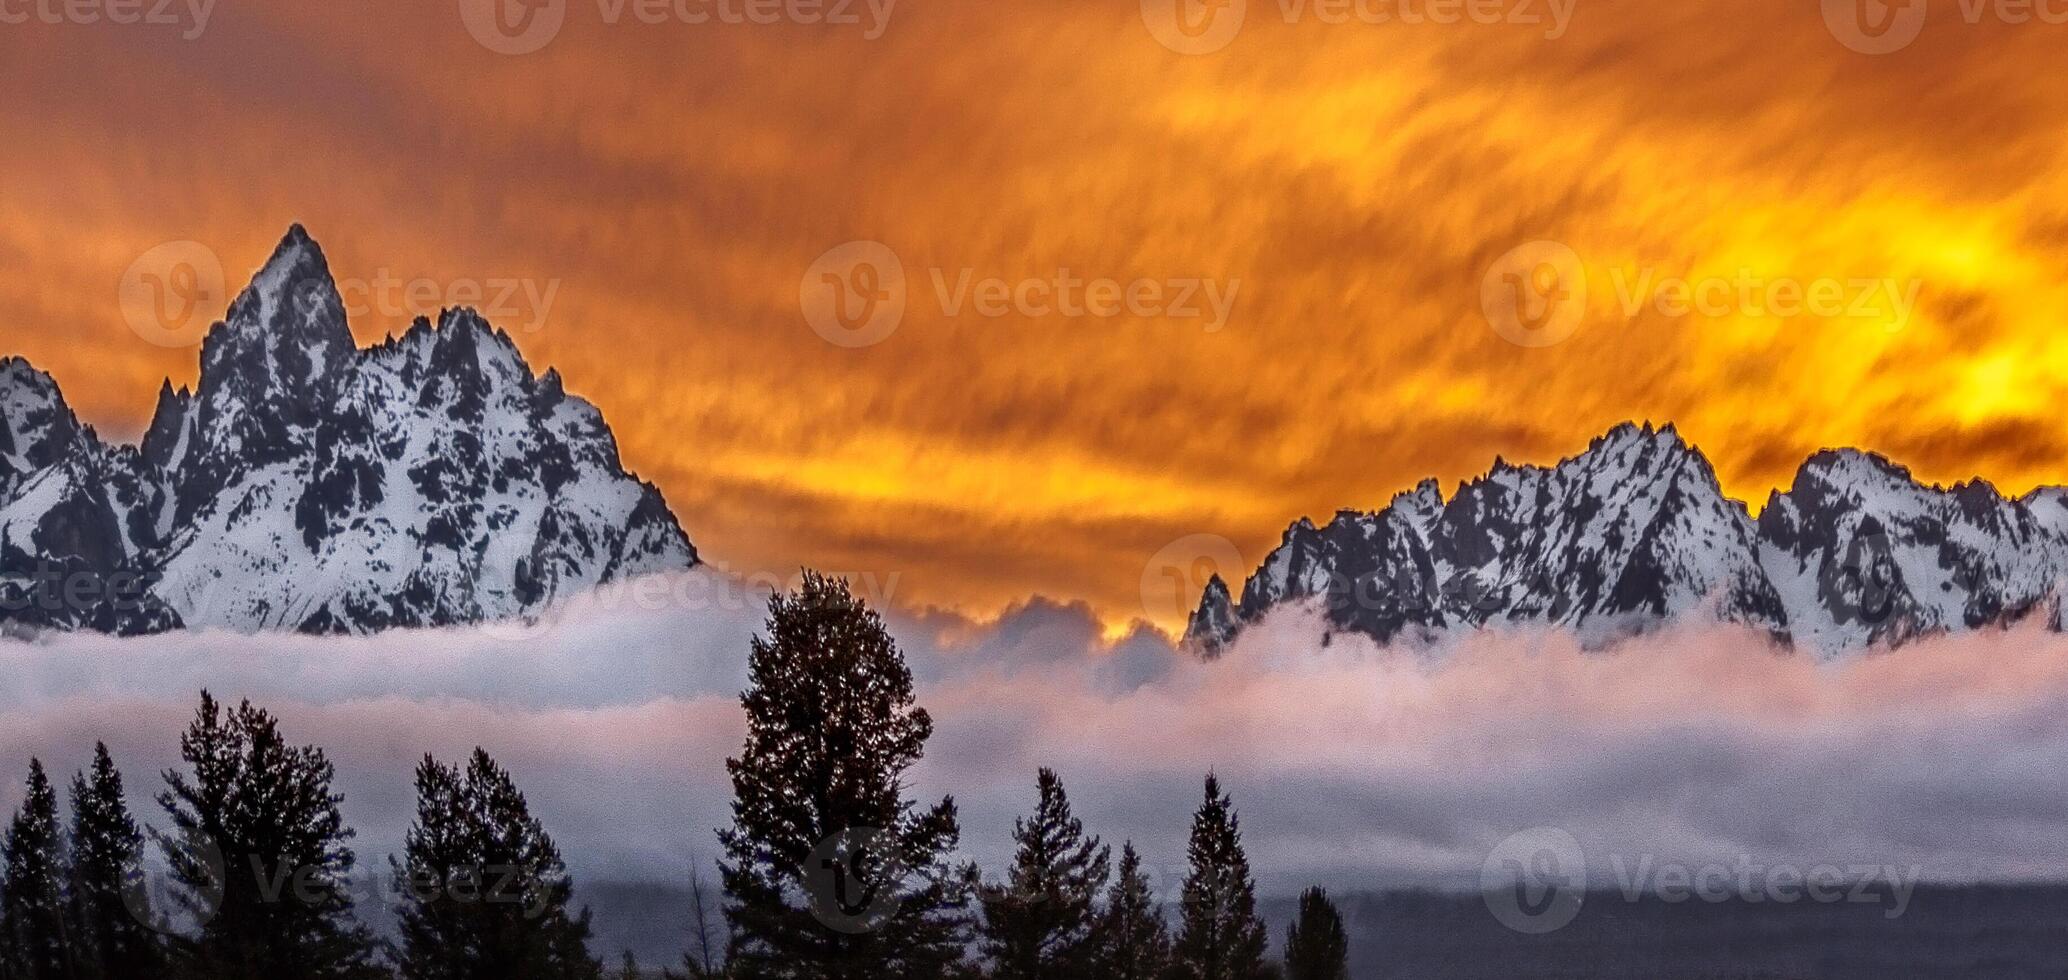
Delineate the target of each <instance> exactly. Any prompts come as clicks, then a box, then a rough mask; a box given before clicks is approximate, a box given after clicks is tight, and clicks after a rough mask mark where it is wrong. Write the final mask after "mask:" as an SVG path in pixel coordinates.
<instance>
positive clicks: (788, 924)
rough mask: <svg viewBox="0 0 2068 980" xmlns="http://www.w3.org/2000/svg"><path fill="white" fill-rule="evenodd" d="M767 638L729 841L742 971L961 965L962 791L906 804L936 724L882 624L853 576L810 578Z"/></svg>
mask: <svg viewBox="0 0 2068 980" xmlns="http://www.w3.org/2000/svg"><path fill="white" fill-rule="evenodd" d="M766 630H767V635H766V636H757V637H755V638H754V641H753V646H752V650H751V652H750V656H749V660H748V669H749V674H750V681H751V683H750V686H749V687H748V689H747V691H746V692H745V693H743V694H742V695H741V696H740V703H741V705H742V706H743V707H745V709H746V713H747V740H746V746H745V748H744V749H743V751H742V752H741V754H740V756H739V758H736V759H730V760H728V761H727V762H726V768H727V769H728V770H729V771H730V772H731V774H732V784H733V807H732V810H733V825H732V827H731V828H730V829H728V830H723V831H720V832H719V837H720V840H721V841H722V842H723V844H724V846H725V853H726V857H725V860H724V861H723V862H722V863H721V872H722V874H723V877H724V884H725V890H726V892H727V903H726V907H725V914H726V918H727V921H728V922H729V923H730V924H731V927H732V937H731V943H730V950H729V955H728V957H727V966H728V968H729V970H730V972H731V973H732V975H734V976H740V977H810V978H826V980H850V978H852V980H877V978H882V977H898V978H908V980H926V978H931V977H939V976H944V975H947V974H948V973H949V972H950V971H952V970H955V969H957V968H958V966H959V964H960V963H961V961H962V959H963V954H964V945H965V943H966V941H967V939H968V932H969V929H968V920H969V915H968V911H967V904H968V894H967V893H968V889H969V884H970V883H969V880H968V879H969V877H970V876H971V875H972V874H973V872H967V871H964V870H960V869H956V868H954V867H952V866H951V865H950V854H951V853H952V852H953V850H954V848H955V846H956V844H957V842H958V840H959V838H960V834H961V831H960V826H959V823H958V820H957V816H956V810H955V801H954V798H953V797H949V798H947V799H943V800H942V801H941V802H939V803H937V804H935V805H934V806H932V807H930V808H927V809H925V810H919V809H918V808H917V807H916V805H915V804H914V803H913V802H912V801H910V800H908V799H906V798H905V783H904V777H905V773H906V771H907V770H908V769H910V768H911V767H912V765H913V763H915V762H917V761H918V760H919V757H920V753H921V751H922V750H923V748H924V747H925V744H926V740H927V738H928V737H929V736H931V735H932V734H933V720H932V719H931V718H929V717H928V716H927V713H926V711H925V709H923V708H919V707H917V706H916V705H915V704H914V703H913V696H912V673H911V671H910V670H909V669H908V668H907V667H906V665H905V658H904V655H903V654H902V653H900V652H899V650H898V647H897V644H896V643H895V642H893V641H892V640H891V638H890V634H889V633H888V632H887V631H885V629H884V626H883V620H882V619H881V618H880V617H878V616H877V615H876V613H874V612H872V611H871V610H870V609H869V608H868V607H867V606H866V605H864V604H863V603H862V601H861V600H859V599H857V598H855V596H854V595H853V594H852V593H851V592H850V591H849V590H848V587H847V583H846V582H844V581H839V580H833V579H828V578H826V577H824V576H822V575H819V574H817V573H814V572H806V573H805V575H804V580H803V584H802V586H801V588H800V589H799V590H798V591H796V592H792V593H782V594H778V595H776V596H774V597H772V598H771V599H770V600H769V607H768V623H767V626H766Z"/></svg>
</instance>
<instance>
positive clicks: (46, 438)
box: [0, 357, 83, 472]
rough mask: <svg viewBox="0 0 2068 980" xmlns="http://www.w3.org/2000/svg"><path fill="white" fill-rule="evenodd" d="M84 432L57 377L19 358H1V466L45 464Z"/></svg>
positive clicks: (69, 448) (51, 461) (57, 457)
mask: <svg viewBox="0 0 2068 980" xmlns="http://www.w3.org/2000/svg"><path fill="white" fill-rule="evenodd" d="M82 434H83V428H82V427H81V426H80V424H79V419H78V416H76V415H74V414H73V413H72V409H71V407H70V406H69V405H66V404H65V396H64V394H63V393H62V392H61V391H59V390H58V385H57V381H56V379H54V378H52V377H51V376H50V375H48V374H45V373H43V372H42V371H38V370H36V368H35V367H34V366H33V365H31V364H30V363H29V362H28V361H27V360H25V359H23V358H19V357H9V358H5V359H0V460H4V462H0V465H11V466H12V467H14V468H15V469H16V471H17V472H19V471H20V470H21V469H24V468H33V467H40V466H48V465H50V464H52V463H55V462H57V461H58V460H59V459H60V458H62V457H63V456H64V455H65V454H66V453H68V452H70V451H71V450H72V448H73V446H74V444H75V442H76V441H77V440H78V439H79V438H80V437H81V435H82Z"/></svg>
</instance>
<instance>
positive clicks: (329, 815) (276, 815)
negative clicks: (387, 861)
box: [158, 691, 384, 980]
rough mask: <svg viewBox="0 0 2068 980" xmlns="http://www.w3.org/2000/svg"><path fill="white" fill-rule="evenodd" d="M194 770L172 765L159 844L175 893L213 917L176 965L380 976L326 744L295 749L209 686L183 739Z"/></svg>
mask: <svg viewBox="0 0 2068 980" xmlns="http://www.w3.org/2000/svg"><path fill="white" fill-rule="evenodd" d="M180 756H181V758H183V759H184V760H185V761H186V763H187V766H188V767H189V769H190V771H189V772H185V773H182V772H176V771H170V770H168V771H167V772H166V773H165V783H166V789H165V791H164V792H162V793H160V794H159V795H158V803H159V805H160V806H162V807H163V808H164V809H165V813H166V815H167V816H168V817H170V818H171V820H172V825H173V833H172V834H169V835H160V836H159V837H158V840H159V842H160V845H161V847H163V849H164V851H165V856H166V859H167V861H168V862H169V863H170V864H171V866H172V876H173V882H174V884H175V885H176V886H177V891H176V893H175V897H176V899H177V900H178V901H179V903H180V905H181V906H182V909H183V911H185V912H186V913H187V914H188V915H190V916H192V917H194V918H198V919H203V920H205V921H204V922H203V923H202V925H201V927H200V931H199V934H198V935H196V936H194V937H192V938H191V939H185V940H182V941H180V942H178V943H176V944H175V947H174V948H175V952H176V953H177V954H178V959H179V961H180V962H179V966H180V967H181V968H183V969H184V970H185V971H186V972H188V973H190V974H193V975H198V976H203V977H207V978H209V980H336V978H356V977H372V976H381V975H382V974H383V972H384V971H381V970H378V969H377V968H375V967H374V966H372V956H373V950H374V943H373V939H372V937H371V936H370V935H369V934H368V933H367V931H366V930H365V929H364V928H363V927H361V926H359V925H358V924H356V923H355V922H354V921H353V920H352V896H351V891H350V881H349V878H350V875H351V873H352V867H353V857H352V851H351V849H350V848H349V847H347V846H346V842H347V841H348V840H350V839H351V837H352V831H351V830H350V829H349V828H347V827H346V826H345V822H344V817H343V816H342V815H341V814H340V813H339V812H338V804H339V803H341V802H343V797H341V796H338V795H337V794H336V793H333V792H332V791H331V788H330V783H331V778H332V775H333V772H332V768H331V764H330V761H329V760H328V759H326V758H325V757H324V755H323V750H322V749H319V748H316V747H314V746H301V747H295V746H291V745H289V744H287V740H286V739H285V738H283V737H282V736H281V734H280V726H279V723H278V722H277V721H276V720H275V719H274V718H273V716H272V715H270V714H267V713H266V712H264V711H262V710H260V709H258V708H255V707H252V705H251V703H250V702H249V701H246V702H244V703H242V704H240V705H238V707H237V708H236V710H234V711H230V712H225V711H223V709H222V706H221V705H219V704H217V703H216V700H215V698H214V697H212V696H210V695H209V694H208V692H206V691H203V692H201V707H200V708H199V709H198V710H196V711H195V713H194V721H193V723H192V724H191V725H189V726H188V727H187V731H186V733H185V734H183V735H181V736H180Z"/></svg>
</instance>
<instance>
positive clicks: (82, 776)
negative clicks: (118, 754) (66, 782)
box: [69, 743, 165, 980]
mask: <svg viewBox="0 0 2068 980" xmlns="http://www.w3.org/2000/svg"><path fill="white" fill-rule="evenodd" d="M71 845H72V849H71V862H72V863H71V869H70V873H69V878H70V881H71V886H72V889H71V891H72V893H71V902H70V905H69V910H70V914H71V924H72V925H71V932H72V939H73V946H74V948H75V949H76V950H77V951H78V957H77V958H78V980H129V978H131V977H157V976H162V975H164V973H165V953H164V949H163V947H162V946H161V945H160V942H159V938H158V934H157V933H156V932H155V931H153V930H152V929H151V928H150V927H149V926H148V925H147V923H148V922H149V921H150V917H151V908H150V899H149V896H148V895H147V894H145V892H144V888H143V882H142V874H143V859H144V835H143V833H142V831H140V830H138V829H137V825H136V821H135V820H134V819H132V818H131V817H130V815H129V804H128V803H127V802H126V801H124V800H123V798H122V773H121V772H120V771H119V770H117V769H116V768H115V760H114V759H113V758H111V757H109V755H108V747H107V746H106V745H104V744H101V743H95V744H94V747H93V769H92V770H91V772H90V774H89V773H78V774H75V775H74V776H73V777H72V841H71Z"/></svg>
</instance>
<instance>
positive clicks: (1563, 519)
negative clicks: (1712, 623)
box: [1187, 423, 2068, 654]
mask: <svg viewBox="0 0 2068 980" xmlns="http://www.w3.org/2000/svg"><path fill="white" fill-rule="evenodd" d="M2064 579H2068V489H2063V488H2060V487H2047V488H2042V489H2039V490H2035V491H2033V492H2032V493H2029V494H2027V495H2025V496H2023V497H2020V498H2016V499H2010V498H2006V497H2004V496H2003V495H2002V494H2000V493H1998V492H1997V491H1996V488H1994V487H1992V486H1990V485H1989V484H1987V483H1984V482H1981V481H1979V480H1978V481H1974V482H1970V483H1962V484H1958V485H1956V486H1953V487H1951V488H1945V487H1939V486H1927V485H1925V484H1922V483H1919V482H1918V481H1917V480H1915V479H1913V478H1912V477H1911V475H1910V471H1909V470H1907V469H1904V468H1903V467H1901V466H1898V465H1896V464H1894V463H1892V462H1890V461H1889V460H1888V459H1886V458H1884V457H1882V456H1880V455H1877V454H1874V453H1868V452H1862V451H1860V450H1855V449H1842V450H1827V451H1825V452H1820V453H1818V454H1816V455H1815V456H1812V457H1810V459H1809V460H1808V461H1807V462H1805V463H1803V464H1802V467H1801V469H1800V470H1798V471H1797V472H1796V474H1795V481H1794V485H1793V486H1791V487H1789V489H1788V490H1787V491H1786V492H1785V493H1782V492H1776V493H1774V494H1773V495H1772V496H1771V497H1770V498H1769V499H1768V501H1767V505H1766V507H1765V509H1764V510H1763V511H1761V513H1760V515H1759V518H1758V519H1757V520H1754V519H1753V518H1752V517H1751V515H1750V512H1749V510H1748V509H1747V508H1746V506H1745V504H1744V503H1743V502H1741V501H1737V500H1733V499H1730V498H1728V497H1726V496H1724V494H1723V491H1722V489H1721V487H1720V486H1719V485H1718V483H1717V481H1716V473H1715V470H1714V469H1712V468H1711V467H1710V465H1709V461H1708V459H1706V458H1704V457H1703V455H1702V453H1701V451H1700V450H1699V449H1696V448H1695V447H1694V446H1693V445H1690V444H1689V443H1687V442H1686V441H1684V440H1683V439H1681V437H1680V435H1679V434H1678V433H1676V432H1675V431H1674V430H1673V427H1672V426H1671V425H1668V426H1666V427H1664V428H1660V429H1654V428H1652V426H1651V425H1649V424H1646V425H1643V426H1639V425H1636V424H1634V423H1625V424H1623V425H1621V426H1618V427H1616V428H1615V429H1614V430H1612V431H1610V432H1609V433H1608V434H1606V435H1604V436H1602V437H1600V438H1598V439H1595V440H1594V441H1593V443H1592V444H1590V445H1589V446H1588V447H1587V451H1586V452H1583V453H1581V454H1579V455H1577V456H1574V457H1572V458H1570V459H1566V460H1563V461H1561V462H1559V463H1558V464H1557V465H1555V466H1551V467H1537V466H1511V465H1509V464H1507V463H1506V462H1503V461H1500V460H1496V461H1495V462H1494V466H1493V469H1492V470H1491V471H1490V472H1488V473H1487V474H1486V475H1485V476H1483V477H1480V478H1478V479H1476V480H1472V481H1470V482H1468V483H1464V484H1461V485H1460V486H1459V487H1458V489H1457V492H1455V493H1453V494H1452V495H1451V496H1450V498H1449V499H1447V500H1446V499H1445V498H1444V496H1443V493H1442V491H1441V490H1440V489H1439V488H1438V486H1437V484H1436V481H1434V480H1428V481H1424V482H1423V483H1422V484H1421V486H1419V487H1417V488H1416V489H1415V490H1414V491H1412V492H1410V493H1404V494H1401V495H1400V496H1398V497H1396V498H1394V500H1393V502H1392V503H1391V504H1389V505H1388V506H1387V507H1385V508H1384V509H1382V510H1379V511H1376V512H1371V513H1360V512H1354V511H1344V512H1342V513H1339V514H1337V515H1336V517H1335V519H1334V520H1332V521H1330V522H1329V523H1328V524H1326V525H1324V526H1321V527H1316V526H1315V525H1314V524H1313V522H1311V521H1308V520H1306V519H1304V518H1303V519H1301V520H1300V521H1299V522H1298V523H1295V524H1294V525H1292V527H1291V528H1289V529H1287V531H1286V532H1285V538H1284V541H1283V543H1282V544H1280V545H1279V547H1278V548H1277V550H1275V551H1273V552H1272V553H1271V555H1270V557H1268V558H1266V559H1265V561H1264V563H1263V565H1262V566H1261V567H1259V568H1258V569H1257V570H1256V572H1255V573H1254V574H1252V575H1251V576H1250V577H1249V580H1248V581H1247V582H1246V583H1245V584H1244V586H1243V591H1242V596H1241V600H1240V602H1237V601H1236V600H1235V597H1234V596H1233V595H1232V594H1231V592H1230V591H1229V589H1228V587H1227V585H1226V583H1224V582H1222V581H1221V580H1220V579H1219V578H1218V577H1215V578H1214V579H1213V580H1212V581H1210V582H1209V583H1208V584H1207V587H1206V590H1205V594H1204V596H1202V598H1201V600H1200V604H1199V608H1198V610H1197V611H1196V612H1194V613H1193V616H1192V621H1191V626H1190V629H1189V631H1188V634H1187V638H1188V640H1189V641H1190V642H1191V643H1193V644H1194V645H1196V646H1197V647H1199V648H1201V649H1204V650H1206V651H1208V652H1217V651H1219V650H1221V649H1223V648H1225V647H1226V646H1227V645H1228V644H1229V643H1230V642H1232V641H1233V640H1234V638H1235V636H1236V635H1237V634H1238V633H1239V632H1240V631H1241V630H1242V628H1243V627H1244V626H1245V625H1247V624H1249V623H1252V622H1254V621H1256V620H1257V619H1259V618H1260V617H1262V616H1263V615H1264V614H1265V613H1266V612H1268V611H1270V610H1272V609H1275V608H1278V607H1280V606H1285V605H1289V604H1313V605H1319V606H1320V607H1322V609H1323V611H1324V615H1325V616H1326V618H1327V621H1328V624H1329V626H1330V627H1331V628H1333V629H1336V630H1341V631H1345V632H1351V633H1361V634H1363V635H1366V636H1369V637H1372V638H1374V639H1376V640H1378V641H1380V642H1392V641H1395V640H1407V641H1415V640H1420V639H1426V638H1430V637H1433V636H1434V635H1435V634H1437V633H1439V632H1442V631H1445V630H1449V629H1455V628H1460V627H1462V628H1467V629H1471V628H1480V627H1488V626H1499V625H1503V624H1547V625H1554V626H1559V627H1564V628H1568V629H1572V630H1575V631H1577V632H1578V633H1579V634H1580V635H1581V636H1582V637H1583V638H1585V639H1587V640H1589V641H1590V642H1595V643H1605V642H1609V641H1612V640H1614V639H1616V638H1619V637H1623V636H1627V635H1630V634H1633V633H1638V632H1643V631H1645V630H1647V629H1651V628H1653V627H1655V626H1657V625H1659V624H1661V623H1665V622H1669V621H1673V620H1676V619H1681V618H1684V617H1688V616H1705V617H1710V618H1714V619H1720V620H1722V621H1725V622H1731V623H1739V624H1743V625H1746V626H1749V627H1752V628H1754V629H1758V630H1762V631H1764V632H1766V633H1768V634H1769V635H1771V636H1772V637H1773V638H1774V639H1775V640H1776V641H1777V642H1778V643H1780V644H1782V645H1789V646H1795V647H1798V648H1802V649H1807V650H1811V651H1815V652H1818V653H1824V654H1831V653H1838V652H1843V651H1848V650H1857V649H1862V648H1866V647H1870V646H1893V645H1897V644H1901V643H1903V642H1906V641H1908V640H1912V639H1915V638H1917V637H1920V636H1926V635H1932V634H1937V633H1947V632H1958V631H1963V630H1972V629H1980V628H1988V627H1996V626H2001V625H2004V624H2007V623H2011V622H2015V621H2017V620H2020V619H2023V618H2025V617H2028V616H2032V615H2043V616H2045V617H2046V622H2047V623H2048V624H2049V625H2051V626H2052V627H2054V628H2055V629H2059V628H2060V626H2061V623H2062V610H2061V602H2060V595H2061V593H2062V589H2061V588H2060V587H2059V586H2060V583H2061V582H2062V581H2063V580H2064Z"/></svg>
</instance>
